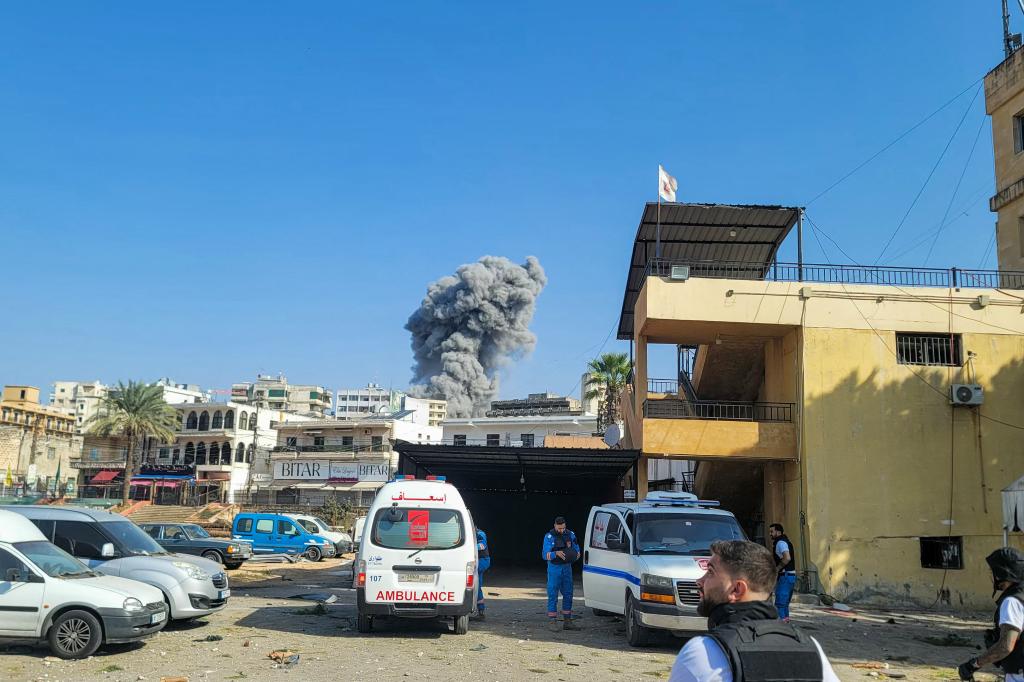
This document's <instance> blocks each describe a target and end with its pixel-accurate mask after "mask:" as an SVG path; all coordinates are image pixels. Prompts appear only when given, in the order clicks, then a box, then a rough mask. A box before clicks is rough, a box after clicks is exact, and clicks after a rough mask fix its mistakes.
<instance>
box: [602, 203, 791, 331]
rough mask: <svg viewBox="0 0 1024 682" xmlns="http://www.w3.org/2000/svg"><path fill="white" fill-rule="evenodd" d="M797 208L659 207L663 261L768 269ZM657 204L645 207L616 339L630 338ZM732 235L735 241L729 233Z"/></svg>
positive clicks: (650, 254) (654, 236) (650, 249)
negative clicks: (757, 266)
mask: <svg viewBox="0 0 1024 682" xmlns="http://www.w3.org/2000/svg"><path fill="white" fill-rule="evenodd" d="M799 215H800V209H799V208H796V207H787V206H743V205H739V206H732V205H728V204H678V203H677V204H666V203H662V204H661V221H660V222H661V258H663V259H664V260H668V261H680V262H685V261H715V262H730V263H757V264H761V265H763V266H764V267H765V268H767V266H768V265H770V264H771V262H772V261H773V260H774V259H775V254H776V253H777V252H778V250H779V245H780V244H782V242H783V240H784V239H785V238H786V235H788V234H789V231H790V230H791V229H793V226H794V225H795V224H796V221H797V219H798V217H799ZM658 222H659V221H658V204H657V203H656V202H649V203H648V204H647V205H646V206H645V207H644V213H643V216H642V217H641V218H640V226H639V227H638V228H637V231H636V239H635V240H634V241H633V254H632V256H631V257H630V261H629V274H628V275H627V276H626V291H625V294H624V295H623V298H622V314H621V315H620V317H619V333H618V337H617V338H619V339H622V340H628V339H632V338H633V310H634V307H635V306H636V299H637V297H638V296H639V295H640V289H641V288H643V285H644V272H645V271H646V270H647V264H648V263H649V262H650V261H651V259H652V258H654V257H655V249H656V242H657V241H658ZM732 232H735V236H733V234H731V233H732Z"/></svg>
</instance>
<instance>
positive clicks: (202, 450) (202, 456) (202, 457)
mask: <svg viewBox="0 0 1024 682" xmlns="http://www.w3.org/2000/svg"><path fill="white" fill-rule="evenodd" d="M196 464H206V443H200V444H199V445H197V446H196Z"/></svg>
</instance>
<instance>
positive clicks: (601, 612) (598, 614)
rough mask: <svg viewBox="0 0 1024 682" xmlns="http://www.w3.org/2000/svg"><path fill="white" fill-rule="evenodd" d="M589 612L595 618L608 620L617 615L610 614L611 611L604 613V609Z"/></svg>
mask: <svg viewBox="0 0 1024 682" xmlns="http://www.w3.org/2000/svg"><path fill="white" fill-rule="evenodd" d="M590 610H591V611H593V612H594V615H595V616H601V617H602V618H610V617H612V616H615V615H618V614H615V613H612V612H611V611H605V610H604V609H590Z"/></svg>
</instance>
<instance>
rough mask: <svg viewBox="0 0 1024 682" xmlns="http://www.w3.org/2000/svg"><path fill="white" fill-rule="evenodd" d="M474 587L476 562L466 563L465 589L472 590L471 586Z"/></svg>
mask: <svg viewBox="0 0 1024 682" xmlns="http://www.w3.org/2000/svg"><path fill="white" fill-rule="evenodd" d="M474 585H476V562H475V561H468V562H466V589H467V590H472V589H473V586H474Z"/></svg>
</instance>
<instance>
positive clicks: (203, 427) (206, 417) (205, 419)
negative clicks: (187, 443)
mask: <svg viewBox="0 0 1024 682" xmlns="http://www.w3.org/2000/svg"><path fill="white" fill-rule="evenodd" d="M199 430H200V431H209V430H210V413H209V412H203V413H202V414H201V415H199Z"/></svg>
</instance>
